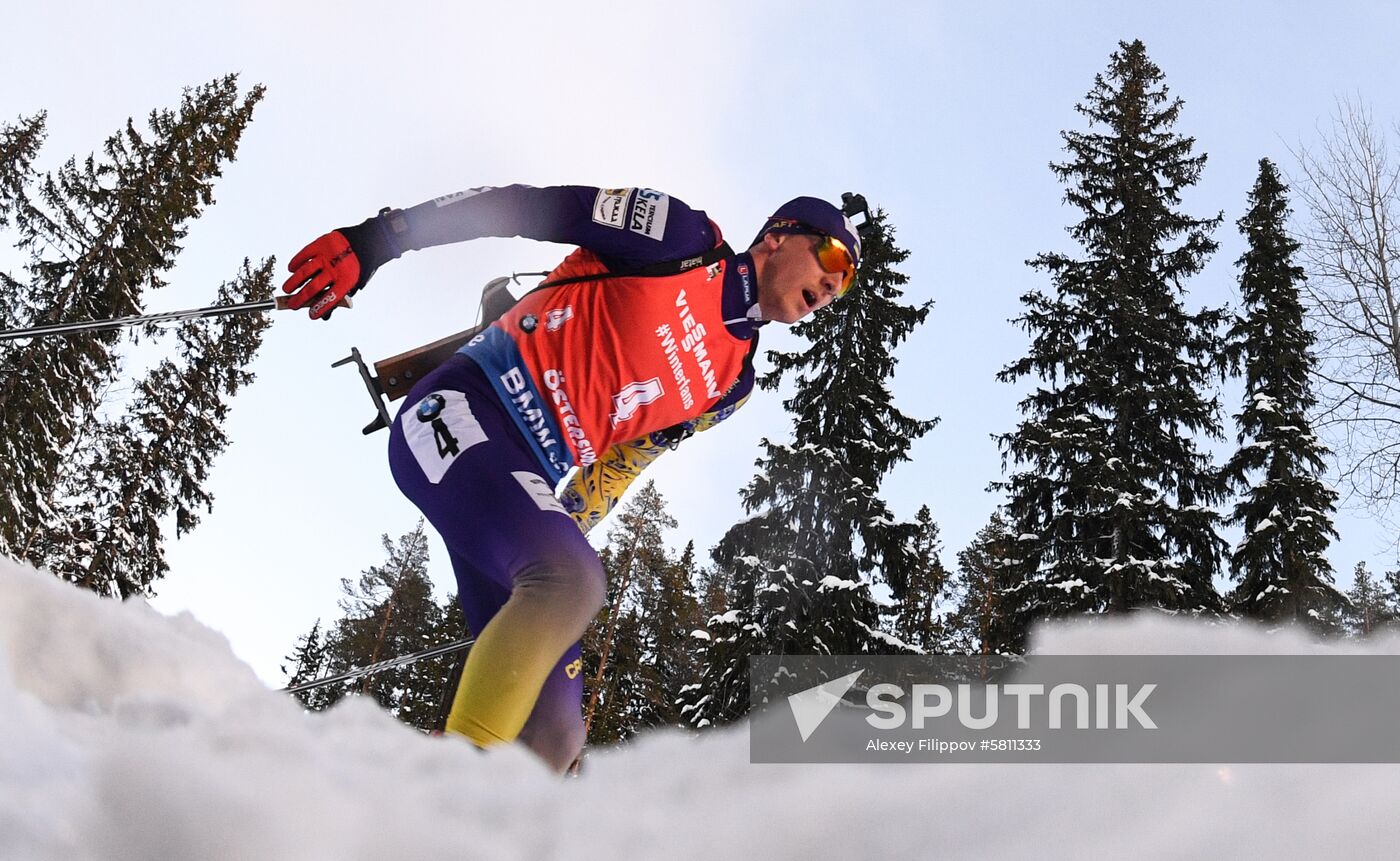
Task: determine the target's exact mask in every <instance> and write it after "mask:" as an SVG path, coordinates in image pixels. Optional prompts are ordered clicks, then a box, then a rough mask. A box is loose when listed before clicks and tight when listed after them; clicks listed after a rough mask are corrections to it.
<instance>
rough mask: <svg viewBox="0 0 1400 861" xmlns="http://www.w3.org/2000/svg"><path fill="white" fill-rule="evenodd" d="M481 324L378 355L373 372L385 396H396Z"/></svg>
mask: <svg viewBox="0 0 1400 861" xmlns="http://www.w3.org/2000/svg"><path fill="white" fill-rule="evenodd" d="M484 328H486V326H473V327H472V328H470V329H468V330H466V331H465V332H458V333H457V334H455V335H448V336H447V337H446V338H440V339H439V340H436V341H433V342H432V343H431V344H424V345H423V346H421V347H414V348H413V349H412V350H406V351H405V352H402V353H399V354H398V355H397V356H390V357H389V358H387V359H380V360H379V361H377V362H375V363H374V373H375V376H377V377H378V378H379V388H380V390H381V391H382V392H383V393H384V396H385V397H387V398H388V399H389V400H391V401H396V400H398V399H399V398H401V397H403V396H404V395H406V394H408V390H409V389H411V388H413V386H414V384H415V383H417V382H418V381H419V380H421V379H423V377H425V376H427V374H428V373H429V372H430V371H432V370H433V369H434V368H436V367H437V366H438V365H441V364H442V363H443V362H445V361H447V360H448V359H449V358H451V357H452V354H453V353H455V352H457V351H458V350H460V349H461V348H462V347H463V346H464V345H465V344H466V343H467V342H468V341H470V340H471V339H472V338H475V337H476V336H477V334H478V333H479V332H480V331H481V330H482V329H484Z"/></svg>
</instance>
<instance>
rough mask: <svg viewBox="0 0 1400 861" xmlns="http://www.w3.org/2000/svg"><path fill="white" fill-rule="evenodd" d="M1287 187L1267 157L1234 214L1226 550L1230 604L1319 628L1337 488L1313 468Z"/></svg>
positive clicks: (1317, 454)
mask: <svg viewBox="0 0 1400 861" xmlns="http://www.w3.org/2000/svg"><path fill="white" fill-rule="evenodd" d="M1287 195H1288V189H1287V187H1286V186H1284V184H1283V183H1282V181H1280V179H1279V176H1278V171H1277V170H1276V169H1275V168H1274V165H1273V163H1272V162H1270V161H1269V160H1268V159H1261V160H1260V161H1259V177H1258V179H1257V180H1256V181H1255V184H1254V189H1253V190H1252V191H1251V192H1250V195H1249V212H1248V213H1247V214H1246V215H1245V216H1244V217H1243V218H1241V219H1240V220H1239V222H1238V223H1239V227H1240V231H1241V232H1242V233H1243V234H1244V235H1245V238H1246V239H1247V240H1248V244H1249V247H1248V250H1246V251H1245V253H1244V256H1242V257H1241V258H1240V259H1239V261H1238V262H1237V263H1236V265H1237V266H1239V267H1240V296H1241V298H1242V299H1243V302H1244V309H1245V312H1246V313H1245V316H1243V317H1241V318H1238V319H1237V320H1236V321H1235V324H1234V325H1233V326H1232V327H1231V329H1230V333H1229V342H1230V343H1231V345H1232V352H1234V353H1236V354H1237V356H1238V357H1242V358H1243V361H1244V370H1245V375H1244V382H1245V397H1244V408H1243V410H1242V412H1241V413H1240V414H1239V415H1238V416H1237V417H1236V423H1237V425H1238V427H1239V442H1240V445H1241V447H1240V449H1239V450H1238V451H1237V452H1236V453H1235V455H1234V457H1232V458H1231V459H1230V462H1229V463H1228V464H1226V465H1225V469H1224V473H1223V474H1224V476H1225V478H1226V480H1227V481H1229V482H1230V483H1231V485H1232V486H1234V487H1236V488H1238V489H1239V490H1240V491H1241V492H1242V494H1243V496H1242V497H1241V499H1240V500H1239V502H1238V503H1237V504H1236V505H1235V511H1234V515H1233V516H1232V517H1231V522H1232V523H1238V524H1242V525H1243V526H1244V533H1245V534H1244V539H1243V540H1242V541H1241V542H1240V543H1239V545H1238V546H1237V547H1236V548H1235V551H1234V553H1233V554H1232V555H1231V558H1230V567H1231V569H1232V570H1233V572H1234V576H1235V578H1236V579H1237V580H1238V581H1239V586H1238V587H1237V588H1236V589H1235V590H1234V592H1233V593H1232V594H1231V595H1230V601H1231V604H1232V606H1233V607H1234V608H1235V609H1236V610H1237V611H1239V612H1241V613H1243V614H1244V615H1246V616H1250V617H1253V618H1256V619H1263V620H1266V621H1271V622H1277V621H1292V622H1295V623H1306V624H1309V625H1310V626H1311V627H1313V628H1325V627H1327V625H1325V623H1324V621H1323V620H1324V619H1325V618H1326V617H1328V616H1330V615H1331V611H1332V610H1333V609H1335V608H1337V607H1338V606H1340V605H1341V604H1342V602H1343V598H1342V595H1341V593H1339V592H1338V591H1337V589H1336V587H1335V586H1334V585H1333V580H1332V566H1331V564H1330V563H1329V562H1328V561H1327V557H1326V555H1325V552H1326V550H1327V546H1328V544H1330V543H1331V539H1332V538H1334V537H1336V535H1337V532H1336V530H1335V529H1334V528H1333V526H1332V514H1333V512H1334V511H1335V510H1336V501H1337V494H1336V492H1335V491H1333V490H1332V489H1330V488H1328V487H1327V486H1326V485H1324V484H1323V483H1322V481H1321V479H1320V478H1319V475H1320V474H1321V473H1322V470H1323V469H1324V468H1325V466H1326V461H1325V458H1326V455H1327V454H1328V451H1327V449H1326V448H1325V447H1324V446H1322V445H1321V444H1320V443H1319V442H1318V441H1317V437H1316V436H1314V435H1313V433H1312V428H1311V427H1310V426H1309V422H1308V417H1307V416H1308V411H1309V410H1310V409H1311V408H1312V407H1313V406H1314V404H1316V402H1317V399H1316V398H1315V397H1314V396H1313V392H1312V383H1311V374H1312V369H1313V365H1314V359H1313V356H1312V352H1311V349H1310V348H1311V346H1312V344H1313V341H1314V337H1313V335H1312V333H1311V332H1309V331H1308V330H1307V328H1306V326H1305V325H1304V322H1303V313H1304V311H1303V303H1302V301H1301V300H1300V299H1299V288H1300V285H1301V284H1302V282H1303V279H1304V274H1303V269H1302V267H1301V266H1297V265H1295V263H1294V255H1295V254H1296V253H1297V252H1298V248H1299V244H1298V243H1297V242H1296V241H1294V240H1293V239H1292V238H1290V237H1289V236H1288V233H1287V231H1286V224H1287V220H1288V216H1289V208H1288V197H1287Z"/></svg>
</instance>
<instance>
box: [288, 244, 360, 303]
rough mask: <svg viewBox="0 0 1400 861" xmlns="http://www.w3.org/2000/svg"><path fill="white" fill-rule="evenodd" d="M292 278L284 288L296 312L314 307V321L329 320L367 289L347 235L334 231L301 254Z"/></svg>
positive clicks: (290, 267)
mask: <svg viewBox="0 0 1400 861" xmlns="http://www.w3.org/2000/svg"><path fill="white" fill-rule="evenodd" d="M287 268H288V269H290V270H292V277H290V278H288V279H287V282H286V283H285V284H283V285H282V292H283V293H291V294H292V296H291V299H289V300H288V302H287V306H288V307H290V308H292V309H293V310H297V309H300V308H305V307H307V306H308V305H310V306H311V319H313V320H319V319H321V318H322V317H329V316H330V312H331V310H332V309H333V308H335V307H336V305H338V304H341V301H342V300H343V299H345V297H347V296H349V295H350V294H351V293H353V292H355V291H356V290H358V289H359V288H361V287H363V286H364V279H362V278H361V277H360V259H359V258H358V257H356V256H355V250H354V249H353V248H351V247H350V242H349V240H347V239H346V238H345V234H343V233H341V232H340V231H339V230H332V231H331V232H330V233H327V234H326V235H325V236H322V237H321V238H320V239H317V240H316V241H315V242H312V243H311V244H310V245H308V246H306V247H305V248H303V249H302V250H300V251H298V252H297V254H296V256H295V257H293V258H292V262H291V263H290V264H288V266H287Z"/></svg>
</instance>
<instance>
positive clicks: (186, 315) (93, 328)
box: [0, 296, 350, 341]
mask: <svg viewBox="0 0 1400 861" xmlns="http://www.w3.org/2000/svg"><path fill="white" fill-rule="evenodd" d="M286 302H287V297H286V296H278V297H277V298H275V299H259V300H257V301H256V302H240V303H238V304H235V305H206V306H205V307H203V308H186V309H185V310H183V311H163V312H160V313H157V314H137V315H135V316H132V317H114V318H112V319H109V320H83V321H81V322H77V323H52V324H50V325H48V326H34V327H33V328H29V329H11V330H9V331H7V332H0V341H13V340H16V339H18V338H47V337H50V336H53V335H75V334H78V333H80V332H101V331H105V330H107V329H121V328H125V327H127V326H144V325H146V324H147V323H169V322H172V321H175V320H196V319H199V318H201V317H223V316H226V315H229V314H249V313H253V312H256V311H272V310H274V309H277V310H280V309H283V308H286V307H287V305H286ZM349 306H350V301H349V300H348V299H345V300H342V301H341V304H340V305H338V306H337V307H347V308H348V307H349Z"/></svg>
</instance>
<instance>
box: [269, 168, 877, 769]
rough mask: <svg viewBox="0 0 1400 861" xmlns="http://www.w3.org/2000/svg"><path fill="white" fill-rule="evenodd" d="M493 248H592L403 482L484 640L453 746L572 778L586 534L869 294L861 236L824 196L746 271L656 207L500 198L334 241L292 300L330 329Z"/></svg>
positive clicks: (435, 408) (489, 337)
mask: <svg viewBox="0 0 1400 861" xmlns="http://www.w3.org/2000/svg"><path fill="white" fill-rule="evenodd" d="M484 236H503V237H504V236H523V237H528V238H531V239H537V240H544V241H549V242H561V243H567V244H570V245H575V246H577V248H576V249H575V250H574V251H573V253H571V254H569V255H568V257H566V258H565V259H564V261H563V262H562V263H560V264H559V266H558V267H557V268H555V269H554V271H552V272H551V273H549V275H548V276H547V277H546V279H545V281H544V282H543V283H542V284H541V285H540V287H539V288H536V289H535V290H534V291H532V292H530V293H528V294H527V295H526V296H525V297H524V298H523V299H521V300H520V301H519V302H518V303H517V304H516V305H515V306H514V307H512V308H511V309H510V310H509V311H508V312H506V313H505V314H504V315H503V316H502V317H500V318H499V319H498V320H496V321H495V322H494V323H492V324H491V325H490V326H489V327H487V328H486V329H485V330H483V331H482V332H481V333H480V334H479V335H477V336H476V337H475V338H474V339H473V340H471V341H470V342H469V343H468V344H467V345H466V346H465V347H463V348H462V349H461V350H460V351H459V352H458V353H456V354H455V355H454V356H453V357H452V358H451V359H449V360H448V361H447V362H445V363H444V364H442V365H441V366H439V367H438V368H437V369H436V370H435V371H433V372H432V373H430V374H428V375H427V376H425V377H424V378H423V379H422V380H420V381H419V382H418V383H417V385H416V386H415V387H414V388H413V390H412V392H410V394H409V395H408V398H407V399H406V401H405V405H404V407H403V409H402V410H401V411H400V412H399V414H398V417H397V418H396V419H395V420H394V423H393V426H392V427H391V429H390V433H391V435H390V440H389V465H390V468H391V470H392V472H393V475H394V480H395V481H396V482H397V484H398V486H399V488H400V489H401V490H402V491H403V493H404V494H405V495H406V496H407V497H408V498H409V499H410V500H412V501H413V503H414V504H415V505H417V506H418V508H419V509H421V510H422V512H423V514H424V515H425V516H426V517H427V519H428V521H429V522H430V523H431V524H432V525H433V528H435V529H436V530H437V531H438V532H439V533H440V534H441V535H442V538H443V541H444V542H445V543H446V545H447V552H448V555H449V557H450V558H451V561H452V568H453V571H454V573H455V574H456V577H457V586H458V592H457V595H458V600H459V601H460V602H461V605H462V610H463V611H464V613H465V614H466V620H467V624H468V626H469V627H470V629H471V630H472V631H473V632H474V633H475V634H476V638H477V639H476V643H475V645H474V646H473V647H472V649H471V652H470V653H469V655H468V658H467V662H466V666H465V668H464V670H463V672H462V680H461V683H460V685H459V686H458V688H457V691H456V695H455V697H454V699H453V704H452V711H451V714H450V717H449V718H448V722H447V730H448V732H451V733H456V734H460V735H463V736H466V737H467V738H468V739H470V740H471V741H472V742H474V743H475V744H477V745H478V746H480V747H483V748H487V747H491V746H493V745H497V744H502V743H507V742H512V741H516V740H519V741H520V742H522V743H524V744H525V745H526V746H527V747H529V748H530V749H531V750H532V751H534V752H535V753H536V754H538V755H539V756H540V757H541V758H543V759H544V761H545V762H546V763H548V764H549V765H550V766H551V767H552V768H554V769H556V770H558V771H564V770H566V769H567V768H568V767H569V766H570V764H571V763H573V761H574V760H575V758H576V757H577V756H578V755H579V753H580V751H581V750H582V748H583V743H584V725H583V719H582V715H581V698H582V694H583V679H582V677H581V676H582V672H581V671H582V660H581V658H580V652H579V640H580V638H581V637H582V636H583V633H584V631H585V629H586V628H587V626H588V624H589V622H590V621H591V620H592V619H593V618H594V617H595V616H596V615H597V613H598V611H599V610H600V609H601V608H602V606H603V603H604V599H605V594H606V583H605V576H604V573H603V567H602V564H601V563H600V561H599V559H598V555H597V553H596V552H595V551H594V549H593V547H592V546H591V545H590V544H589V543H588V541H587V539H586V537H585V534H586V532H587V531H588V530H589V529H590V528H591V527H592V526H593V525H594V524H596V523H597V522H598V521H599V520H601V519H602V518H603V516H604V515H605V514H607V512H608V511H609V510H611V508H612V506H613V505H614V504H615V503H616V501H617V500H618V498H619V497H621V495H622V493H623V491H624V490H625V489H626V488H627V486H628V484H629V483H630V482H631V481H632V480H633V479H634V478H635V477H636V476H637V475H638V474H639V473H640V472H641V471H642V469H643V468H645V467H646V466H647V464H649V463H650V462H652V461H653V460H655V459H656V458H657V457H659V456H660V455H661V453H662V452H664V451H665V450H666V449H667V448H672V447H674V446H675V445H676V444H677V443H678V442H679V441H680V440H681V439H684V438H685V437H686V436H689V435H690V434H692V433H694V432H696V431H701V430H706V429H708V428H710V427H713V426H714V425H716V424H718V423H719V422H721V421H723V420H724V419H725V418H726V417H728V416H729V415H731V414H732V413H733V411H734V410H735V409H737V408H739V407H740V406H742V405H743V404H744V402H745V400H747V398H748V396H749V393H750V391H751V390H752V388H753V380H754V373H753V367H752V361H751V359H752V356H753V354H754V350H755V349H756V346H757V342H758V330H759V328H760V327H761V326H762V325H764V324H765V323H767V322H769V321H779V322H782V323H794V322H796V321H798V320H800V319H802V318H803V317H805V316H807V315H808V314H810V313H812V312H813V311H816V310H818V309H820V308H822V307H824V306H826V305H827V304H829V303H830V302H832V301H833V300H835V299H836V298H837V297H839V296H842V295H844V294H845V292H846V291H848V290H850V289H851V286H852V284H853V283H854V281H855V277H856V269H857V267H858V266H859V263H860V253H861V245H860V237H859V235H858V234H857V231H856V229H855V227H854V226H853V225H852V223H851V221H850V220H849V219H848V218H847V217H846V216H845V215H844V214H843V213H842V211H841V210H840V209H838V208H837V207H836V206H833V205H832V204H830V203H827V202H826V201H823V200H819V199H817V198H812V197H799V198H797V199H795V200H791V201H789V202H787V203H785V204H783V205H782V206H781V207H779V208H778V210H777V211H776V212H775V213H773V215H772V217H770V218H769V219H768V220H767V221H766V222H765V223H764V225H763V228H762V229H761V230H760V231H759V233H758V236H757V237H756V238H755V239H754V242H753V243H752V244H751V247H749V249H748V250H747V251H744V252H742V253H738V254H735V253H733V252H732V251H731V250H730V249H729V247H728V246H727V245H726V244H725V243H724V241H723V239H722V237H721V235H720V231H719V228H718V227H717V226H715V224H714V223H713V222H711V221H710V220H709V219H708V218H707V217H706V216H705V213H704V212H701V211H698V210H694V209H691V208H690V207H689V206H687V205H685V204H684V203H682V202H681V201H679V200H677V199H676V198H674V197H670V196H668V195H666V194H662V193H660V192H657V191H652V190H650V189H644V188H619V189H598V188H591V187H587V186H564V187H557V188H531V187H528V186H522V185H515V186H510V187H506V188H481V189H473V190H471V191H466V192H461V193H458V194H454V195H449V196H447V197H441V198H438V199H436V200H431V201H428V202H426V203H423V204H420V205H419V206H415V207H413V208H412V209H406V210H384V211H383V212H381V213H380V214H379V215H376V216H374V217H372V218H370V219H368V220H366V221H365V222H363V223H361V224H358V225H355V226H353V227H342V228H340V229H338V230H334V231H331V232H330V233H327V234H326V235H324V236H322V237H320V238H319V239H317V240H315V241H314V242H312V243H311V244H310V245H308V246H306V247H305V248H303V249H302V250H301V251H300V252H298V253H297V254H296V256H295V257H294V258H292V261H291V264H290V267H289V268H290V269H291V270H292V276H291V277H290V278H289V279H287V282H286V283H285V284H284V285H283V287H282V289H283V290H284V291H285V292H287V293H290V294H291V299H290V305H291V307H292V308H308V309H309V310H310V315H311V317H312V318H318V319H319V318H324V317H327V316H329V313H330V311H331V310H332V309H333V308H334V307H335V306H336V304H337V303H339V302H340V301H341V300H342V299H343V298H344V297H346V296H348V295H350V294H353V293H355V292H356V291H358V290H359V289H360V288H362V287H364V285H365V283H366V282H367V281H369V279H370V277H371V276H372V275H373V274H374V272H375V270H376V269H378V268H379V267H380V266H381V265H382V264H384V263H386V262H388V261H390V260H393V259H396V258H398V257H399V256H400V255H402V254H403V253H404V252H406V251H410V250H417V249H422V248H427V247H429V246H434V245H442V244H445V243H449V242H461V241H464V240H468V239H475V238H478V237H484ZM565 479H567V481H565ZM561 483H562V485H563V486H562V488H560V485H561ZM556 488H559V491H558V493H557V494H556Z"/></svg>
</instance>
